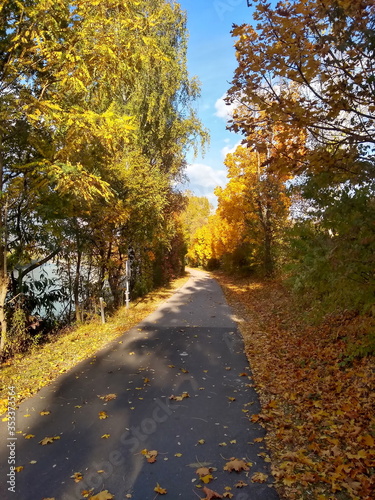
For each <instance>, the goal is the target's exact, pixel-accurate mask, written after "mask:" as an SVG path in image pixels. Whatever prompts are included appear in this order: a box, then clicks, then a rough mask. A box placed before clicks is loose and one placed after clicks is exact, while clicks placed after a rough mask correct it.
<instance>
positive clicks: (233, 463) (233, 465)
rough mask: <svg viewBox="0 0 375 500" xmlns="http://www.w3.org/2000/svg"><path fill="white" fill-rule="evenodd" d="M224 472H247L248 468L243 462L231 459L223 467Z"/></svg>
mask: <svg viewBox="0 0 375 500" xmlns="http://www.w3.org/2000/svg"><path fill="white" fill-rule="evenodd" d="M224 470H227V471H229V472H232V471H236V472H240V471H242V470H249V467H248V466H247V465H246V462H244V460H239V459H238V458H231V459H230V461H229V462H227V463H226V464H225V466H224Z"/></svg>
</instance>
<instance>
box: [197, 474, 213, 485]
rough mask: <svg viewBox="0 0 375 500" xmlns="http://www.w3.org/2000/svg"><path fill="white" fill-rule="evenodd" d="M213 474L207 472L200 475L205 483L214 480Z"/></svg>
mask: <svg viewBox="0 0 375 500" xmlns="http://www.w3.org/2000/svg"><path fill="white" fill-rule="evenodd" d="M213 478H214V477H213V475H212V474H206V475H205V476H200V478H199V479H200V480H201V481H202V482H203V483H204V484H208V483H209V482H210V481H212V479H213Z"/></svg>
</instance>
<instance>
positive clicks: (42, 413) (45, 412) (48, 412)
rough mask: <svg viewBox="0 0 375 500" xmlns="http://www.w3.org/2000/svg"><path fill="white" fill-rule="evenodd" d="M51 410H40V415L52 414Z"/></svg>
mask: <svg viewBox="0 0 375 500" xmlns="http://www.w3.org/2000/svg"><path fill="white" fill-rule="evenodd" d="M50 414H51V412H50V411H49V410H43V411H41V412H40V415H50Z"/></svg>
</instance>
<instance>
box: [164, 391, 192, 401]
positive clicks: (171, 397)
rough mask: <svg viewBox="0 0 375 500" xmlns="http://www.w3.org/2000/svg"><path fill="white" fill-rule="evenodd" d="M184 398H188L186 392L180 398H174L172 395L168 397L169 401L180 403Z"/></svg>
mask: <svg viewBox="0 0 375 500" xmlns="http://www.w3.org/2000/svg"><path fill="white" fill-rule="evenodd" d="M185 398H190V395H189V393H188V392H183V393H182V394H181V396H174V395H173V394H172V396H169V399H171V400H172V399H173V400H174V401H182V400H183V399H185Z"/></svg>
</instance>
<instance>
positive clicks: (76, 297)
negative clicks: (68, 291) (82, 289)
mask: <svg viewBox="0 0 375 500" xmlns="http://www.w3.org/2000/svg"><path fill="white" fill-rule="evenodd" d="M81 259H82V251H81V250H80V249H79V248H77V265H76V274H75V277H74V285H73V296H74V307H75V313H76V321H77V322H80V321H82V317H81V307H80V304H79V282H80V276H81Z"/></svg>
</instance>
